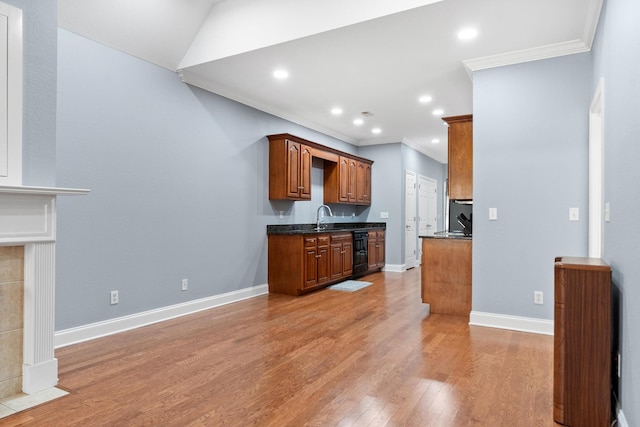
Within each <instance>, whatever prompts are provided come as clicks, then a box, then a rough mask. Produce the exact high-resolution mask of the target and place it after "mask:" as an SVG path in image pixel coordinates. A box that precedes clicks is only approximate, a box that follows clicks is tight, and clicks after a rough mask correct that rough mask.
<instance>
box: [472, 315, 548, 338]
mask: <svg viewBox="0 0 640 427" xmlns="http://www.w3.org/2000/svg"><path fill="white" fill-rule="evenodd" d="M469 324H470V325H475V326H486V327H489V328H498V329H510V330H513V331H522V332H532V333H534V334H543V335H553V320H545V319H536V318H533V317H520V316H508V315H506V314H494V313H483V312H480V311H472V312H471V314H470V315H469Z"/></svg>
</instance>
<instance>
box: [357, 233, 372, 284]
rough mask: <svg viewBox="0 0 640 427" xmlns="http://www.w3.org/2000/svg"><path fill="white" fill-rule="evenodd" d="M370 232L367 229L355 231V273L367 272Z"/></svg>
mask: <svg viewBox="0 0 640 427" xmlns="http://www.w3.org/2000/svg"><path fill="white" fill-rule="evenodd" d="M368 242H369V233H368V232H366V231H354V232H353V275H354V276H356V275H360V274H362V273H366V271H367V269H368V264H369V255H368V253H367V250H368V246H369V245H368Z"/></svg>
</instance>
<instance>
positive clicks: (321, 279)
mask: <svg viewBox="0 0 640 427" xmlns="http://www.w3.org/2000/svg"><path fill="white" fill-rule="evenodd" d="M317 252H318V253H317V255H316V259H317V264H316V269H317V273H318V276H317V277H318V280H317V283H318V285H320V284H322V283H326V282H328V281H329V246H328V245H327V246H318V249H317Z"/></svg>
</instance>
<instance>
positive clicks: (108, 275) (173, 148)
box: [56, 30, 377, 330]
mask: <svg viewBox="0 0 640 427" xmlns="http://www.w3.org/2000/svg"><path fill="white" fill-rule="evenodd" d="M58 35H59V42H58V49H59V50H58V53H59V55H58V65H59V70H58V135H57V136H58V143H57V155H58V164H57V166H58V168H57V181H58V182H57V184H58V185H59V186H67V187H82V188H90V189H91V193H90V194H89V195H88V196H81V197H62V198H60V200H59V222H58V235H59V240H58V254H57V298H56V299H57V307H56V329H57V330H60V329H66V328H69V327H74V326H78V325H84V324H87V323H92V322H96V321H100V320H105V319H109V318H114V317H119V316H123V315H127V314H131V313H136V312H140V311H144V310H149V309H153V308H157V307H162V306H167V305H171V304H176V303H179V302H183V301H187V300H191V299H196V298H202V297H206V296H210V295H216V294H220V293H224V292H229V291H233V290H238V289H242V288H247V287H250V286H254V285H262V284H264V283H266V282H267V264H266V259H267V258H266V251H267V239H266V225H267V224H276V223H283V222H286V223H299V222H305V223H310V222H313V221H315V216H316V208H317V207H318V205H320V204H321V203H322V184H321V183H322V164H319V165H318V164H315V167H314V168H313V173H312V176H313V177H312V179H313V183H314V184H313V189H312V191H313V200H312V201H311V202H296V203H293V202H270V201H269V200H268V160H267V159H268V142H267V139H266V138H265V135H269V134H273V133H284V132H288V133H292V134H295V135H297V136H300V137H302V138H307V139H309V140H312V141H316V142H318V143H321V144H325V145H328V146H332V147H334V148H338V149H340V150H343V151H348V152H352V153H355V149H356V147H354V146H352V145H350V144H346V143H344V142H341V141H338V140H335V139H333V138H330V137H328V136H326V135H322V134H319V133H317V132H313V131H310V130H309V129H306V128H304V127H302V126H298V125H295V124H293V123H291V122H288V121H285V120H282V119H279V118H276V117H274V116H271V115H269V114H265V113H263V112H260V111H257V110H255V109H252V108H249V107H247V106H244V105H241V104H238V103H236V102H233V101H230V100H228V99H225V98H222V97H220V96H216V95H213V94H211V93H208V92H205V91H203V90H200V89H197V88H194V87H190V86H188V85H185V84H184V83H182V82H181V81H180V79H179V78H178V76H177V75H176V74H175V73H172V72H169V71H167V70H165V69H162V68H160V67H157V66H155V65H152V64H149V63H147V62H144V61H141V60H139V59H136V58H134V57H131V56H129V55H126V54H123V53H121V52H118V51H115V50H113V49H110V48H107V47H104V46H102V45H99V44H97V43H94V42H92V41H89V40H87V39H84V38H82V37H79V36H77V35H75V34H73V33H70V32H68V31H65V30H60V31H59V33H58ZM376 166H377V165H374V168H375V167H376ZM374 170H375V169H374ZM374 191H375V188H374ZM375 194H376V193H374V197H375ZM357 209H362V208H349V207H345V208H341V209H338V212H337V213H338V214H342V211H344V212H345V215H346V216H347V218H348V217H349V216H350V214H351V212H352V211H353V212H354V213H356V212H357V211H356V210H357ZM281 210H282V211H284V216H285V218H283V219H280V218H279V212H280V211H281ZM365 211H366V210H365ZM357 213H358V215H360V216H359V217H356V218H355V219H354V220H360V219H361V218H362V219H363V220H364V218H365V217H366V213H364V214H363V212H357ZM182 278H188V279H189V291H188V292H181V291H180V287H179V283H180V280H181V279H182ZM111 290H118V291H119V292H120V303H119V304H118V305H115V306H110V305H109V304H108V296H109V291H111Z"/></svg>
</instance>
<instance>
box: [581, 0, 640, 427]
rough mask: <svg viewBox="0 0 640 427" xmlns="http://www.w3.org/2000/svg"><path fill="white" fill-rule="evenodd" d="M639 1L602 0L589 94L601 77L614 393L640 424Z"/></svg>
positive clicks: (627, 414)
mask: <svg viewBox="0 0 640 427" xmlns="http://www.w3.org/2000/svg"><path fill="white" fill-rule="evenodd" d="M638 17H640V3H639V2H638V1H637V0H615V1H611V0H610V1H605V4H604V7H603V11H602V15H601V17H600V23H599V28H598V32H597V37H596V40H595V43H594V47H593V65H594V69H593V82H592V85H591V90H590V94H593V93H594V92H595V90H596V87H597V85H598V82H599V81H600V79H601V78H603V79H604V123H605V128H604V147H605V148H604V158H605V166H604V168H605V177H604V182H605V184H604V187H605V201H606V202H609V203H610V205H611V222H610V223H606V224H605V228H604V259H605V261H607V262H608V263H609V264H610V265H611V268H612V272H613V282H614V285H615V286H616V287H617V289H618V290H619V293H620V313H619V323H620V329H619V332H620V344H619V346H620V348H619V349H620V352H621V355H622V376H621V379H620V385H619V388H616V392H617V393H618V395H619V399H620V400H621V407H622V410H623V412H624V414H625V418H626V420H627V423H628V425H629V426H638V425H640V407H638V402H640V369H639V368H638V361H640V328H639V327H638V325H640V312H639V311H638V307H639V306H640V262H639V260H640V256H639V251H638V240H639V239H638V235H639V234H638V231H637V228H636V226H635V224H637V218H638V214H639V213H640V198H639V197H638V195H639V194H640V192H639V191H638V183H640V168H639V166H638V160H639V159H640V121H639V120H638V118H639V117H640V100H639V98H638V94H640V78H639V77H638V68H640V56H639V54H638V52H640V27H639V26H638V23H637V21H638Z"/></svg>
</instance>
